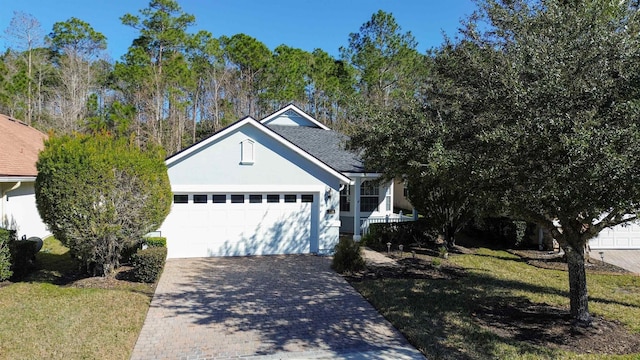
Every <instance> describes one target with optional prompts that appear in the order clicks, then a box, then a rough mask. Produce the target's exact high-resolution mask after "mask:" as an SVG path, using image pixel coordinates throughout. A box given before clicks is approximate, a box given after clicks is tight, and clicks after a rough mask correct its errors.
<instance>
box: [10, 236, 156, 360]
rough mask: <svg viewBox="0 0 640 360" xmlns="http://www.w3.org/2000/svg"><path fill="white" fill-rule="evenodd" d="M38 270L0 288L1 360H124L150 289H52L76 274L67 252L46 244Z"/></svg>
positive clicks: (48, 241)
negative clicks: (66, 277)
mask: <svg viewBox="0 0 640 360" xmlns="http://www.w3.org/2000/svg"><path fill="white" fill-rule="evenodd" d="M37 264H38V266H39V267H41V268H42V269H41V270H38V271H36V272H35V273H33V274H32V275H30V276H29V278H28V279H27V281H23V282H18V283H14V284H11V285H8V286H4V287H2V288H0V324H2V326H0V359H128V358H129V357H130V354H131V351H132V350H133V346H134V345H135V341H136V339H137V336H138V333H139V332H140V329H141V328H142V324H143V322H144V318H145V316H146V312H147V309H148V308H149V303H150V294H151V293H152V290H150V287H149V286H145V285H143V284H140V285H138V284H132V285H120V286H116V287H115V288H114V289H97V288H75V287H68V286H63V285H55V284H56V283H61V282H64V279H65V274H67V273H68V272H69V271H72V270H74V269H76V264H75V263H73V261H72V260H71V258H70V256H69V254H68V252H67V249H66V248H64V247H63V246H62V245H60V243H59V242H58V241H56V240H55V239H52V238H49V239H46V240H45V246H44V247H43V251H41V252H40V253H39V254H38V256H37Z"/></svg>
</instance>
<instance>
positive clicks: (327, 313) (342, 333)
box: [132, 255, 424, 359]
mask: <svg viewBox="0 0 640 360" xmlns="http://www.w3.org/2000/svg"><path fill="white" fill-rule="evenodd" d="M330 261H331V260H330V259H329V258H326V257H317V256H311V255H293V256H264V257H233V258H200V259H170V260H168V261H167V264H166V267H165V270H164V273H163V274H162V277H161V279H160V282H159V283H158V287H157V289H156V293H155V296H154V298H153V301H152V302H151V307H150V309H149V313H148V314H147V319H146V321H145V324H144V326H143V329H142V332H141V333H140V336H139V338H138V342H137V343H136V346H135V349H134V351H133V355H132V359H228V358H243V359H244V358H249V359H253V358H267V359H281V358H284V359H424V357H422V355H421V354H420V353H419V352H418V351H417V350H416V349H415V348H413V347H411V346H410V345H409V344H408V343H407V341H406V339H405V338H404V337H403V336H402V335H401V334H400V333H398V331H397V330H395V329H394V328H393V327H392V326H391V325H390V324H389V323H388V322H387V321H386V320H385V319H384V318H383V317H382V316H381V315H380V314H378V313H377V312H376V311H375V310H374V309H373V307H372V306H371V305H370V304H369V303H368V302H367V301H366V300H364V299H363V298H362V297H361V296H360V295H359V294H358V293H357V292H356V291H355V290H354V289H353V288H352V287H351V286H350V285H349V284H348V283H347V282H346V281H345V280H344V279H342V278H341V277H340V276H338V275H337V274H335V273H334V272H333V271H331V270H330V268H329V264H330Z"/></svg>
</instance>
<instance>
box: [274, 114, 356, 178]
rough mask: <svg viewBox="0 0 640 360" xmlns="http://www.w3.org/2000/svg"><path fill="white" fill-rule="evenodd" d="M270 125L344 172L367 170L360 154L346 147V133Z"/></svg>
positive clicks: (321, 159) (286, 137) (303, 148)
mask: <svg viewBox="0 0 640 360" xmlns="http://www.w3.org/2000/svg"><path fill="white" fill-rule="evenodd" d="M268 127H269V128H270V129H271V130H273V131H274V132H276V133H277V134H279V135H280V136H282V137H283V138H285V139H287V140H289V141H290V142H292V143H294V144H295V145H296V146H298V147H300V148H301V149H302V150H304V151H306V152H308V153H309V154H311V155H312V156H314V157H316V158H317V159H319V160H320V161H322V162H324V163H325V164H327V165H329V166H331V167H332V168H334V169H336V170H338V171H340V172H342V173H362V172H365V169H364V165H363V163H362V160H361V159H360V156H359V155H358V154H357V153H355V152H353V151H349V150H347V149H346V142H347V141H348V140H349V137H348V136H346V135H344V134H341V133H339V132H337V131H333V130H325V129H320V128H313V127H307V126H283V125H268Z"/></svg>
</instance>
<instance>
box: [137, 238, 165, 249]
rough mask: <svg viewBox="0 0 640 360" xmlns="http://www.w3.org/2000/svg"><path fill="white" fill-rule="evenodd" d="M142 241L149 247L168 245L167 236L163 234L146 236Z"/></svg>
mask: <svg viewBox="0 0 640 360" xmlns="http://www.w3.org/2000/svg"><path fill="white" fill-rule="evenodd" d="M142 242H143V244H145V245H147V246H148V247H167V238H166V237H162V236H150V237H145V238H144V239H143V240H142Z"/></svg>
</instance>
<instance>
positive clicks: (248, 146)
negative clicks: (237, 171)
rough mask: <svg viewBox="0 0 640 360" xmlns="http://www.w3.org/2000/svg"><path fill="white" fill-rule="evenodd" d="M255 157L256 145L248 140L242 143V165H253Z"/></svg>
mask: <svg viewBox="0 0 640 360" xmlns="http://www.w3.org/2000/svg"><path fill="white" fill-rule="evenodd" d="M254 157H255V143H254V142H253V140H250V139H246V140H244V141H242V142H240V164H243V165H251V164H253V162H254V160H255V159H254Z"/></svg>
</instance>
